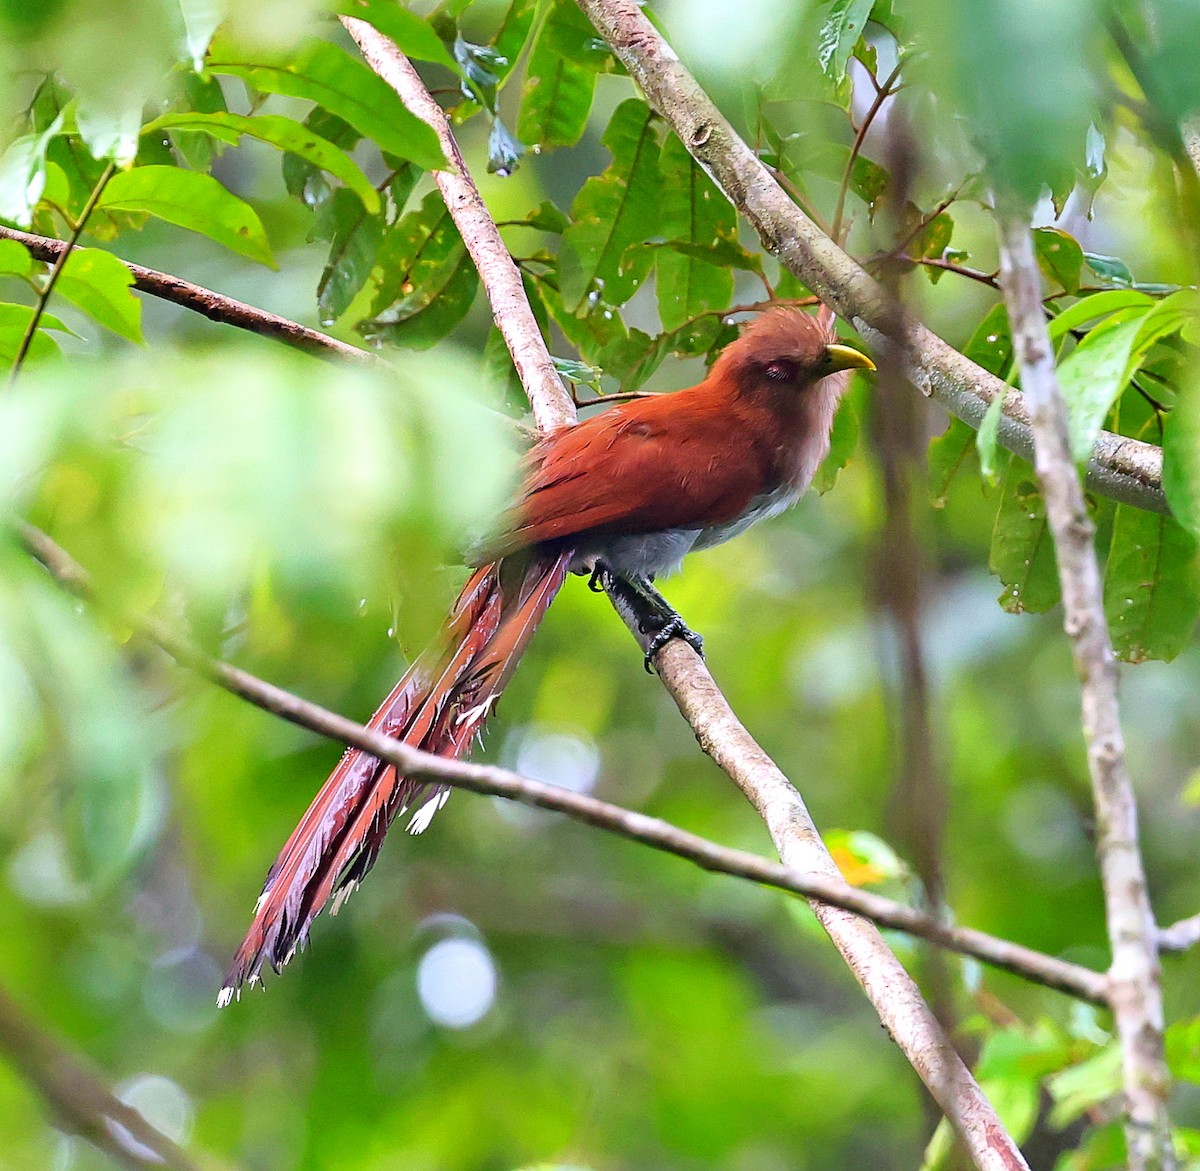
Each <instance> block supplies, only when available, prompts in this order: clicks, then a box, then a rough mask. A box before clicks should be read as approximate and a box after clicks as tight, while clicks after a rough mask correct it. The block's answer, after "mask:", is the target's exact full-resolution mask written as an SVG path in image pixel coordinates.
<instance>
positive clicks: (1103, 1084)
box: [1046, 1043, 1121, 1128]
mask: <svg viewBox="0 0 1200 1171" xmlns="http://www.w3.org/2000/svg"><path fill="white" fill-rule="evenodd" d="M1046 1089H1048V1090H1049V1091H1050V1097H1051V1098H1052V1099H1053V1100H1054V1107H1053V1108H1052V1110H1051V1112H1050V1123H1051V1125H1052V1126H1054V1127H1059V1128H1061V1127H1065V1126H1069V1125H1070V1124H1071V1123H1072V1122H1074V1121H1075V1120H1076V1119H1077V1118H1080V1117H1081V1116H1082V1115H1083V1114H1085V1113H1087V1112H1088V1111H1089V1110H1091V1109H1092V1108H1093V1107H1095V1106H1099V1105H1100V1104H1101V1103H1102V1102H1107V1101H1109V1100H1110V1099H1112V1098H1114V1097H1115V1096H1116V1095H1118V1094H1119V1093H1120V1092H1121V1048H1120V1046H1119V1045H1117V1044H1115V1043H1113V1044H1111V1045H1107V1046H1106V1047H1105V1048H1103V1049H1101V1050H1100V1051H1099V1052H1098V1053H1096V1054H1094V1055H1093V1056H1091V1057H1089V1058H1087V1060H1085V1061H1081V1062H1079V1063H1078V1064H1076V1065H1072V1066H1069V1067H1068V1068H1067V1069H1064V1070H1063V1071H1062V1072H1061V1073H1056V1074H1055V1075H1054V1076H1053V1077H1051V1078H1048V1079H1047V1081H1046Z"/></svg>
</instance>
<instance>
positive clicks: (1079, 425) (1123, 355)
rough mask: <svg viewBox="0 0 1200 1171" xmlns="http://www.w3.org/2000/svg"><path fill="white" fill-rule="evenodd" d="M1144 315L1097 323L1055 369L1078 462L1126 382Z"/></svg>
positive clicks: (1083, 457)
mask: <svg viewBox="0 0 1200 1171" xmlns="http://www.w3.org/2000/svg"><path fill="white" fill-rule="evenodd" d="M1151 312H1153V310H1151ZM1146 316H1147V314H1144V313H1143V314H1141V315H1139V316H1136V317H1133V318H1132V319H1126V320H1119V321H1109V322H1105V323H1104V324H1103V325H1101V326H1097V328H1095V329H1093V330H1092V331H1091V333H1089V334H1088V335H1087V337H1086V338H1084V339H1083V341H1081V342H1080V343H1079V345H1078V346H1076V347H1075V349H1074V350H1073V351H1072V352H1071V353H1070V354H1069V355H1068V356H1067V358H1066V359H1065V361H1063V363H1062V365H1060V366H1059V368H1058V381H1059V385H1060V386H1061V387H1062V392H1063V397H1064V398H1065V399H1066V402H1067V408H1068V410H1069V411H1070V418H1069V428H1070V433H1071V454H1072V455H1073V456H1074V458H1075V460H1076V462H1077V463H1083V462H1084V461H1086V460H1087V458H1088V456H1089V455H1091V451H1092V445H1093V444H1094V443H1095V442H1096V437H1097V436H1098V435H1099V434H1100V430H1101V428H1102V427H1103V425H1104V420H1105V417H1106V416H1107V415H1108V412H1109V409H1110V408H1111V407H1112V405H1113V403H1114V402H1116V400H1117V396H1118V395H1119V394H1120V393H1121V391H1122V390H1123V389H1124V387H1125V385H1126V384H1127V383H1128V381H1129V375H1130V373H1131V365H1132V362H1133V357H1134V343H1135V342H1136V341H1137V338H1138V333H1139V331H1140V330H1141V328H1142V323H1143V321H1144V320H1145V318H1146Z"/></svg>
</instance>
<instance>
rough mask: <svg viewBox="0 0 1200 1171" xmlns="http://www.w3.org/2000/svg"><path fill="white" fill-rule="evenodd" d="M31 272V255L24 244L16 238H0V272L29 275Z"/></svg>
mask: <svg viewBox="0 0 1200 1171" xmlns="http://www.w3.org/2000/svg"><path fill="white" fill-rule="evenodd" d="M32 272H33V257H32V256H30V255H29V250H28V249H27V248H26V247H25V245H24V244H20V243H18V242H17V241H16V240H0V273H5V274H10V273H11V274H12V275H13V276H29V275H30V273H32Z"/></svg>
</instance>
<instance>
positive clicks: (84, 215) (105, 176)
mask: <svg viewBox="0 0 1200 1171" xmlns="http://www.w3.org/2000/svg"><path fill="white" fill-rule="evenodd" d="M115 170H116V164H115V163H109V164H108V166H106V167H105V168H104V170H103V172H101V175H100V178H99V179H97V180H96V186H95V187H93V188H92V193H91V195H89V196H88V200H87V203H85V204H84V206H83V211H82V212H81V213H80V216H79V219H78V220H76V221H75V225H74V227H72V229H71V235H70V236H69V237H68V238H67V240H66V242H65V244H64V245H63V249H62V251H61V252H60V253H59V254H58V256H57V257H56V258H55V260H54V263H53V265H51V267H50V275H49V276H48V277H47V278H46V283H45V285H43V286H42V291H41V292H40V293H39V294H38V298H37V303H36V304H35V305H34V307H33V314H32V315H31V316H30V318H29V324H28V325H27V326H26V327H25V335H24V337H22V338H21V345H20V346H19V347H18V349H17V356H16V357H15V358H14V359H13V364H12V370H11V371H10V372H9V375H8V380H9V382H10V383H11V382H12V381H13V379H15V378H16V376H17V375H18V374H19V373H20V372H21V367H22V366H23V365H24V364H25V359H26V358H27V357H28V356H29V347H30V346H31V345H33V339H34V337H35V336H36V334H37V330H38V325H39V324H40V322H41V320H42V315H43V314H44V313H45V312H46V305H47V304H48V303H49V301H50V295H51V293H53V292H54V286H55V285H56V284H58V278H59V276H60V275H61V274H62V270H63V269H64V268H65V267H66V264H67V261H68V260H69V259H70V256H71V253H72V252H73V251H74V249H75V245H76V244H78V243H79V237H80V236H82V235H83V229H84V228H86V227H87V222H88V220H89V219H91V216H92V212H93V211H95V210H96V204H97V203H99V202H100V196H101V195H103V194H104V188H105V187H107V186H108V181H109V179H111V178H112V177H113V172H114V171H115Z"/></svg>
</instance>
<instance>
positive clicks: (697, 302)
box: [655, 134, 737, 330]
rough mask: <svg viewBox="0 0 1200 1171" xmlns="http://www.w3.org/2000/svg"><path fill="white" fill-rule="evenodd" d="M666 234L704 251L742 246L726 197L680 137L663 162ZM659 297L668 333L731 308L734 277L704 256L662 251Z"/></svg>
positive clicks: (668, 249)
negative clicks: (714, 311) (726, 245)
mask: <svg viewBox="0 0 1200 1171" xmlns="http://www.w3.org/2000/svg"><path fill="white" fill-rule="evenodd" d="M659 167H660V171H659V174H660V182H661V184H662V198H661V210H660V216H661V224H662V230H663V232H664V233H666V234H667V235H669V236H673V237H676V238H677V239H678V240H679V241H682V242H683V243H685V244H688V245H694V246H697V247H698V248H699V249H707V248H712V247H713V246H714V245H716V244H719V243H722V242H725V243H730V244H733V245H734V246H737V214H736V213H735V212H734V210H733V206H732V205H731V204H730V202H729V200H728V199H726V198H725V196H724V194H723V193H722V192H721V191H720V190H719V189H718V188H717V186H716V185H715V184H714V183H713V181H712V180H711V179H710V178H709V177H708V176H707V175H706V174H705V173H704V171H703V170H701V168H700V167H699V166H698V165H697V163H696V162H695V160H694V159H693V158H692V156H691V155H690V154H688V152H687V148H686V147H685V146H684V145H683V143H682V142H680V141H679V139H678V138H677V137H676V136H675V135H674V134H672V135H670V136H669V137H668V138H667V142H666V145H665V146H664V147H663V149H662V154H661V156H660V160H659ZM655 272H656V276H655V292H656V293H657V294H658V315H659V317H660V318H661V319H662V323H663V328H664V329H666V330H675V329H678V328H680V327H681V326H682V325H683V324H684V323H685V322H687V321H690V320H691V319H692V318H694V317H698V316H699V315H700V314H702V313H705V312H707V311H709V310H712V309H724V308H727V307H728V305H729V303H730V301H731V299H732V297H733V287H734V282H733V272H732V271H731V270H730V269H728V268H726V267H724V266H723V265H720V264H715V263H712V262H711V261H710V260H709V259H707V258H706V257H705V256H704V254H703V252H701V253H700V254H699V255H689V254H688V253H687V252H685V251H684V250H682V249H680V248H677V247H675V246H674V242H672V246H669V247H666V248H662V249H659V250H658V256H657V258H656V269H655Z"/></svg>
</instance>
